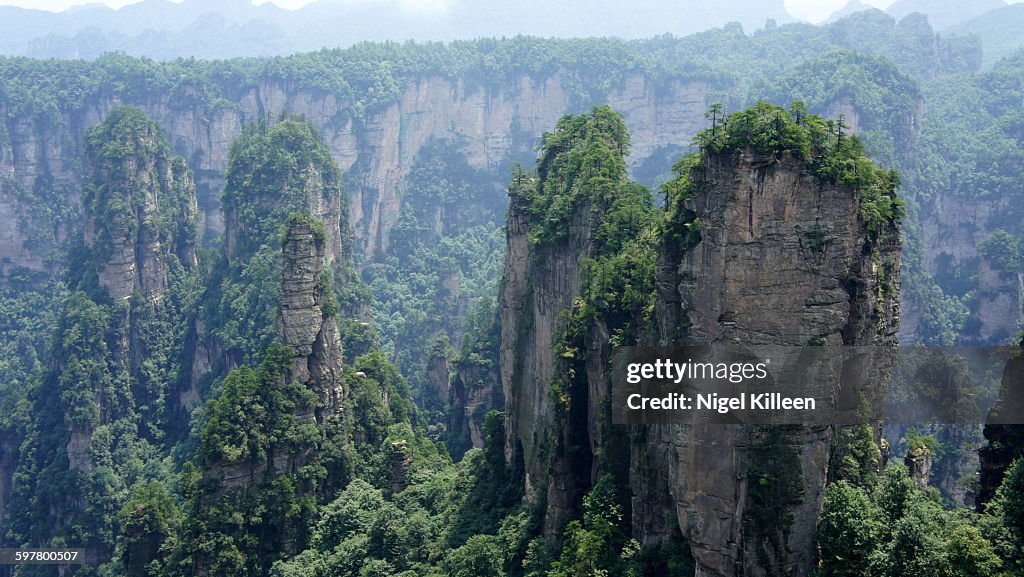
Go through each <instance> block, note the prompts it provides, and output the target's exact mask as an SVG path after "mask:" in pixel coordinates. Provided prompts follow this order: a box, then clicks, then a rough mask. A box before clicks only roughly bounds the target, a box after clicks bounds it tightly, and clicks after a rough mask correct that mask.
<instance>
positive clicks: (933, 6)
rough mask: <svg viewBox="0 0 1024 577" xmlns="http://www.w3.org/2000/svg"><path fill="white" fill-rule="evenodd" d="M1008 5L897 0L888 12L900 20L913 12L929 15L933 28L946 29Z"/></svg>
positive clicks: (990, 0) (994, 0)
mask: <svg viewBox="0 0 1024 577" xmlns="http://www.w3.org/2000/svg"><path fill="white" fill-rule="evenodd" d="M1004 7H1006V2H1004V1H1003V0H896V2H893V4H892V5H891V6H889V8H888V9H886V12H887V13H888V14H889V15H890V16H892V17H893V18H895V19H897V20H900V19H902V18H903V17H904V16H906V15H907V14H910V13H912V12H920V13H922V14H926V15H927V16H928V21H929V22H931V24H932V28H934V29H936V30H945V29H946V28H949V27H950V26H955V25H957V24H960V23H961V22H966V21H967V20H970V19H971V18H975V17H977V16H981V15H982V14H985V13H986V12H991V11H993V10H998V9H999V8H1004Z"/></svg>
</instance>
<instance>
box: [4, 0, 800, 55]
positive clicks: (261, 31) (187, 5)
mask: <svg viewBox="0 0 1024 577" xmlns="http://www.w3.org/2000/svg"><path fill="white" fill-rule="evenodd" d="M446 4H447V5H446V6H444V7H442V8H440V9H437V10H411V9H409V7H408V6H407V5H406V4H405V3H404V2H402V1H401V0H379V1H364V2H339V1H336V0H319V1H317V2H313V3H311V4H308V5H306V6H304V7H302V8H300V9H298V10H286V9H283V8H280V7H278V6H276V5H274V4H272V3H266V4H262V5H258V6H257V5H254V4H252V3H251V2H250V1H249V0H215V1H210V2H205V1H204V2H201V1H197V0H186V1H184V2H182V3H180V4H177V3H174V2H170V1H168V0H143V1H142V2H139V3H136V4H131V5H128V6H125V7H123V8H120V9H113V8H110V7H108V6H104V5H101V4H91V5H86V6H80V7H76V8H73V9H70V10H66V11H64V12H59V13H53V12H47V11H43V10H33V9H25V8H15V7H10V6H0V53H3V54H7V55H16V56H32V57H40V58H86V59H90V58H94V57H96V56H99V55H100V54H102V53H104V52H111V51H120V52H125V53H127V54H131V55H134V56H147V57H151V58H158V59H167V58H176V57H180V56H194V57H197V58H231V57H239V56H271V55H282V54H289V53H295V52H303V51H312V50H318V49H320V48H325V47H326V48H334V47H346V46H350V45H352V44H355V43H358V42H363V41H404V40H409V39H415V40H419V41H447V40H456V39H470V38H477V37H484V36H486V37H501V36H516V35H521V34H522V35H532V36H541V37H581V36H595V37H617V38H624V39H632V38H644V37H651V36H656V35H660V34H665V33H671V34H674V35H686V34H691V33H694V32H701V31H704V30H708V29H711V28H716V27H720V26H723V25H725V24H727V23H730V22H739V23H740V24H742V26H743V29H744V30H746V31H748V32H750V31H753V30H756V29H758V28H762V27H764V26H765V25H766V23H767V22H769V21H774V22H775V23H776V24H785V23H788V22H795V21H796V19H795V18H794V17H793V16H792V15H791V14H789V12H787V10H786V8H785V5H784V2H783V0H768V1H763V2H762V1H758V0H728V1H725V2H712V1H710V0H689V1H687V2H685V3H683V2H681V3H674V4H666V3H665V2H662V1H660V0H639V1H637V2H631V3H622V2H614V1H612V0H594V1H585V0H570V1H567V2H544V1H541V0H523V1H515V2H513V1H512V0H491V1H489V2H487V3H486V4H485V5H481V4H479V3H473V4H470V3H469V2H468V0H450V1H449V2H447V3H446Z"/></svg>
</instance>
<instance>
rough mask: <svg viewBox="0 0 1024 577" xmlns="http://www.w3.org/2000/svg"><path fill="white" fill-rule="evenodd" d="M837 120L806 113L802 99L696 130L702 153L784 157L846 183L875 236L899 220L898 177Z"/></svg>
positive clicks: (823, 178)
mask: <svg viewBox="0 0 1024 577" xmlns="http://www.w3.org/2000/svg"><path fill="white" fill-rule="evenodd" d="M845 128H847V127H845V126H843V124H842V121H841V120H840V122H838V123H837V122H834V121H831V120H824V119H822V118H821V117H818V116H815V115H813V114H807V113H806V109H805V107H804V105H803V104H802V103H799V102H797V103H794V105H793V106H792V107H791V108H790V109H789V110H786V109H785V108H782V107H781V106H773V105H771V104H768V103H765V102H759V103H757V104H755V105H754V106H752V107H751V108H748V109H746V110H742V111H739V112H734V113H732V114H730V115H728V116H727V117H725V119H723V120H722V122H721V126H720V127H719V126H717V125H716V126H712V127H711V128H708V129H705V130H703V131H701V132H700V133H698V134H697V138H696V143H697V145H698V146H700V148H701V151H702V152H703V153H704V154H714V155H720V154H729V153H739V152H743V151H752V152H755V153H760V154H764V155H770V156H772V157H774V158H775V160H776V161H778V160H780V159H781V158H783V157H785V156H792V157H794V158H797V159H800V160H803V161H805V162H807V163H809V165H810V166H809V171H810V172H811V174H813V175H814V176H815V177H817V178H818V179H819V180H820V181H822V182H830V183H834V184H841V185H844V186H848V187H851V188H853V189H855V190H857V191H858V192H859V193H860V205H861V208H860V216H861V218H862V219H863V220H864V222H865V223H867V226H868V229H869V230H870V231H871V232H872V233H873V234H875V235H877V234H880V232H881V230H882V227H883V226H886V225H891V224H895V223H898V222H899V221H900V219H902V218H903V203H902V201H901V200H900V199H899V198H897V196H896V190H897V189H898V188H899V186H900V178H899V175H898V174H897V173H896V172H895V171H892V170H884V169H882V168H881V167H879V166H876V165H875V163H874V162H872V160H871V158H869V157H868V155H867V153H866V152H865V150H864V145H863V144H862V143H861V140H860V139H859V138H857V137H856V136H852V135H849V134H844V133H843V130H844V129H845Z"/></svg>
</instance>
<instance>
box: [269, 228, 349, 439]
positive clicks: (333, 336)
mask: <svg viewBox="0 0 1024 577" xmlns="http://www.w3.org/2000/svg"><path fill="white" fill-rule="evenodd" d="M318 225H319V223H318V222H314V221H312V220H311V219H310V218H308V217H298V216H296V217H293V218H290V219H289V220H288V222H287V224H286V225H285V233H284V243H283V247H282V251H283V254H284V266H283V269H284V270H283V273H282V280H281V316H280V318H279V321H278V327H279V330H280V338H281V342H282V343H283V344H284V345H285V346H287V347H289V348H290V349H291V350H292V367H291V371H290V374H289V378H292V379H295V380H297V381H299V382H300V383H303V384H306V385H307V386H308V387H310V388H311V389H313V390H314V391H316V393H317V397H318V398H319V401H320V406H321V410H322V412H323V413H322V414H321V415H320V418H318V419H317V420H318V421H320V422H322V421H323V418H324V416H325V415H330V414H332V413H336V412H338V411H340V410H341V402H342V399H343V397H344V392H343V389H342V376H341V338H340V336H339V335H338V323H337V321H336V320H335V318H334V314H336V313H337V310H336V309H337V304H336V303H334V304H331V303H330V302H329V301H330V299H331V298H333V292H332V290H331V287H330V286H329V285H326V284H325V279H330V278H331V277H330V275H329V274H328V275H325V274H324V273H325V268H324V266H325V258H324V250H325V246H324V244H325V240H326V239H325V238H324V236H323V232H322V228H323V227H322V225H319V226H318ZM332 306H333V307H334V309H335V310H333V311H332V310H330V309H331V307H332ZM307 416H312V415H307Z"/></svg>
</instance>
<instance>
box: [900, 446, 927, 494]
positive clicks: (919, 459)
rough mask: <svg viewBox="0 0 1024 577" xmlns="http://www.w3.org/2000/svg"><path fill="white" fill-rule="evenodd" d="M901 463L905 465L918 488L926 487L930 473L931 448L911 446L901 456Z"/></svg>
mask: <svg viewBox="0 0 1024 577" xmlns="http://www.w3.org/2000/svg"><path fill="white" fill-rule="evenodd" d="M903 464H904V465H906V466H907V473H908V474H909V475H910V478H911V479H912V480H913V481H914V484H915V485H917V488H918V489H922V490H923V489H925V488H926V487H928V480H929V479H930V478H931V475H932V452H931V450H929V449H928V448H927V447H911V448H910V449H909V450H908V451H907V454H906V456H904V457H903Z"/></svg>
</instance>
